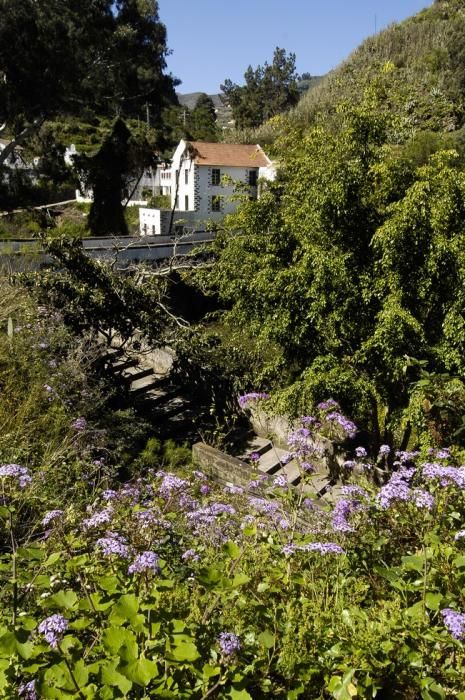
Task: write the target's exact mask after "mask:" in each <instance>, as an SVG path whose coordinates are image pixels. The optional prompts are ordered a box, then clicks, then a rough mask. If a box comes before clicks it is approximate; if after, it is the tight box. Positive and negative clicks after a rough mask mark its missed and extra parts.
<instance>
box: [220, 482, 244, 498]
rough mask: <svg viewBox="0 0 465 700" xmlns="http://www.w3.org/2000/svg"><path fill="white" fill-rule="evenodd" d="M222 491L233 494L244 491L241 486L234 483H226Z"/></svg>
mask: <svg viewBox="0 0 465 700" xmlns="http://www.w3.org/2000/svg"><path fill="white" fill-rule="evenodd" d="M224 491H225V492H226V493H230V494H233V495H237V494H240V493H244V489H243V488H242V486H236V485H235V484H226V486H225V487H224Z"/></svg>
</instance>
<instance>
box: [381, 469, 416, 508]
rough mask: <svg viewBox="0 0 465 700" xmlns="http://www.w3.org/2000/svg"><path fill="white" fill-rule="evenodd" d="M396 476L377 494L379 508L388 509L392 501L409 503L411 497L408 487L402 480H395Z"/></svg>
mask: <svg viewBox="0 0 465 700" xmlns="http://www.w3.org/2000/svg"><path fill="white" fill-rule="evenodd" d="M395 476H396V474H393V476H392V477H391V478H390V479H389V481H388V482H387V484H385V485H384V486H383V487H382V488H381V489H380V490H379V493H378V496H377V500H378V501H379V504H380V506H381V508H389V507H390V505H391V503H392V501H409V500H410V496H411V493H412V492H411V490H410V486H409V485H408V484H407V483H406V482H405V481H403V480H402V479H396V478H393V477H395Z"/></svg>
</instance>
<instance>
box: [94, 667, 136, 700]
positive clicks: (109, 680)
mask: <svg viewBox="0 0 465 700" xmlns="http://www.w3.org/2000/svg"><path fill="white" fill-rule="evenodd" d="M117 665H118V660H117V659H115V660H113V661H110V662H109V663H108V664H106V666H102V669H101V680H102V683H103V684H104V685H110V686H114V687H116V688H119V689H120V691H121V692H122V693H123V695H127V693H129V691H130V690H131V688H132V682H131V681H130V680H129V678H126V676H123V674H122V673H120V672H119V671H117V670H116V667H117Z"/></svg>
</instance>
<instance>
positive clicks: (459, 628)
mask: <svg viewBox="0 0 465 700" xmlns="http://www.w3.org/2000/svg"><path fill="white" fill-rule="evenodd" d="M441 615H442V617H443V620H444V624H445V626H446V627H447V629H448V630H449V632H450V633H451V635H452V636H453V637H454V639H463V638H464V637H465V614H464V613H459V612H457V611H456V610H452V608H444V610H441Z"/></svg>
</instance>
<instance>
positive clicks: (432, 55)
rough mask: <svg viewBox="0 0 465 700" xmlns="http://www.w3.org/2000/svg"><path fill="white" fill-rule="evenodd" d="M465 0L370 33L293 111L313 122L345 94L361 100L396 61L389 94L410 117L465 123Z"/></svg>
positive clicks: (429, 122)
mask: <svg viewBox="0 0 465 700" xmlns="http://www.w3.org/2000/svg"><path fill="white" fill-rule="evenodd" d="M464 55H465V3H464V2H463V0H436V2H435V3H434V4H433V5H432V7H430V8H427V9H425V10H423V11H422V12H420V13H418V14H417V15H415V16H414V17H411V18H409V19H408V20H406V21H404V22H401V23H399V24H393V25H392V26H391V27H389V28H388V29H386V30H385V31H383V32H380V33H379V34H377V35H375V36H372V37H369V38H368V39H367V40H366V41H364V42H363V44H362V45H361V46H360V47H359V48H358V49H356V51H354V52H353V53H352V54H351V56H349V58H348V59H347V60H346V61H345V62H344V63H343V64H342V65H341V66H339V67H338V68H337V69H336V70H334V71H332V72H331V73H330V74H328V75H327V76H326V77H325V78H324V79H323V80H322V81H321V82H320V84H319V85H318V86H317V87H316V88H315V89H314V90H312V91H311V92H309V93H307V94H305V95H304V96H303V97H302V99H301V101H300V102H299V104H298V106H297V107H296V109H295V111H294V112H293V114H292V117H293V118H295V119H299V120H303V121H304V122H312V121H313V119H314V116H315V114H316V112H318V111H321V110H323V111H328V112H332V111H333V110H334V106H335V105H336V104H338V103H339V102H341V101H343V100H350V101H352V102H358V101H360V99H361V97H362V94H363V89H364V87H365V86H366V84H367V83H369V82H370V81H371V80H372V79H373V78H374V76H375V75H376V74H377V73H378V72H379V70H380V67H382V66H383V65H385V64H386V63H387V62H390V63H392V64H393V66H394V67H395V69H396V70H395V71H393V73H392V82H391V85H390V86H389V88H388V91H387V96H386V97H387V99H388V101H389V103H390V106H391V107H392V108H394V110H395V111H397V112H398V113H399V114H400V115H401V116H402V117H403V118H404V119H405V121H406V122H407V123H408V124H410V125H411V127H412V128H414V127H422V128H427V129H431V130H433V131H456V130H457V129H460V128H461V127H462V126H463V124H464V123H465V111H464V101H465V69H464V63H463V57H464Z"/></svg>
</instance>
